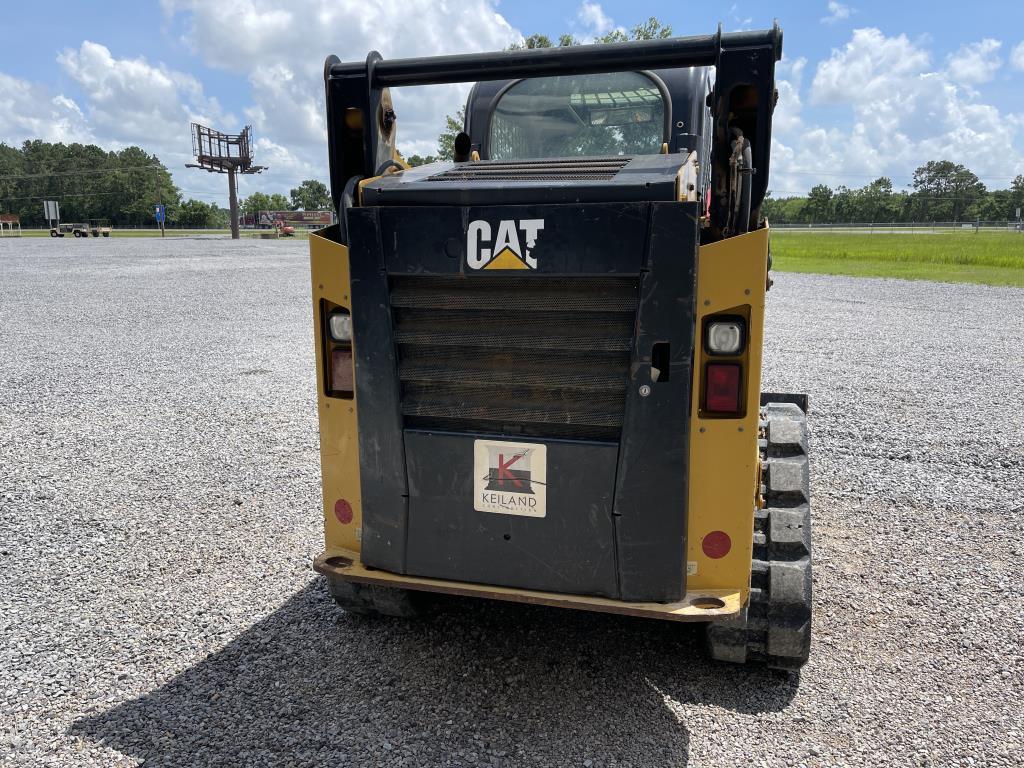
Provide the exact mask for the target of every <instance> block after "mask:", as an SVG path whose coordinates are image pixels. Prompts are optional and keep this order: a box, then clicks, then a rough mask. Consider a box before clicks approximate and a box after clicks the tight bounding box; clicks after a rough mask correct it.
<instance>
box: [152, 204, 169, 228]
mask: <svg viewBox="0 0 1024 768" xmlns="http://www.w3.org/2000/svg"><path fill="white" fill-rule="evenodd" d="M153 209H154V210H153V213H154V214H155V215H156V223H157V224H163V223H164V219H166V218H167V207H166V206H165V205H164V204H163V203H161V204H159V205H156V206H154V207H153Z"/></svg>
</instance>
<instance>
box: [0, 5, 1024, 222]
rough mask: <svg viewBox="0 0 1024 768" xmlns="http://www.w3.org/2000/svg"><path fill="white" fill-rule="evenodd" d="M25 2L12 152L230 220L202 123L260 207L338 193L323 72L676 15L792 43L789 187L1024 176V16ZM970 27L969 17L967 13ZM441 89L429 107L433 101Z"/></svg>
mask: <svg viewBox="0 0 1024 768" xmlns="http://www.w3.org/2000/svg"><path fill="white" fill-rule="evenodd" d="M97 7H98V6H97V5H94V4H91V3H80V2H60V1H59V0H58V1H57V2H49V3H35V4H19V5H18V12H17V13H16V14H9V15H5V17H4V27H5V29H4V32H3V42H2V45H0V141H6V142H8V143H12V144H14V143H19V142H21V141H23V140H24V139H26V138H33V137H41V138H46V139H50V140H66V141H70V140H78V141H92V142H95V143H98V144H100V145H102V146H105V147H110V148H113V147H118V146H124V145H126V144H131V143H140V144H143V145H144V146H146V147H147V148H148V149H151V150H152V151H154V152H156V153H157V154H159V155H160V157H161V158H162V159H163V160H164V161H165V162H166V163H167V164H168V165H169V166H170V167H171V168H172V170H173V171H174V174H175V180H176V182H177V184H178V185H179V186H180V187H181V188H182V189H183V190H184V192H185V193H186V195H193V196H196V197H201V198H203V199H207V200H215V201H217V202H221V203H223V199H224V197H225V194H224V190H223V189H222V188H223V187H224V186H225V185H224V184H223V181H222V180H220V179H217V178H215V177H211V176H208V175H206V174H202V173H198V172H193V171H186V170H184V168H183V167H182V166H183V165H184V163H185V162H187V161H188V154H189V151H190V144H189V137H188V122H189V121H190V120H192V119H200V120H206V121H210V122H213V123H214V124H215V125H217V126H220V127H223V128H224V129H233V128H237V127H240V126H241V125H243V124H245V123H252V124H253V126H254V130H255V134H256V138H257V141H258V145H257V152H258V160H259V161H260V162H263V163H266V164H268V165H269V166H270V170H269V171H268V172H267V173H265V174H264V175H263V176H261V177H256V178H253V179H247V180H246V182H245V183H244V185H243V189H242V193H243V194H246V193H248V192H251V191H253V190H255V189H263V190H266V191H285V192H287V189H288V188H289V187H290V186H294V184H295V183H296V182H297V181H298V180H300V179H301V178H306V177H309V176H316V177H320V178H324V179H326V176H327V169H326V152H325V149H324V145H323V117H322V84H321V81H320V72H321V67H322V63H323V59H324V57H325V56H326V55H327V54H329V53H336V54H338V55H340V56H341V57H342V58H343V59H345V58H349V59H362V58H363V57H364V56H365V53H366V51H367V50H368V49H370V48H377V49H379V50H381V52H382V53H384V55H385V56H391V57H395V56H411V55H428V54H431V53H455V52H463V51H469V50H489V49H496V48H501V47H503V46H504V45H507V44H508V43H509V42H511V41H512V40H515V39H516V38H517V37H519V36H521V35H526V34H530V33H532V32H544V33H547V34H549V35H551V36H552V37H555V36H557V35H558V34H560V33H562V32H572V33H574V34H575V35H576V36H577V37H580V38H583V39H586V38H588V37H592V36H593V35H595V34H600V33H602V32H605V31H607V30H608V29H612V28H615V27H625V28H629V27H631V26H633V25H634V24H636V23H638V22H641V21H643V20H645V19H646V18H647V17H648V16H657V17H658V18H659V19H660V20H661V21H663V22H665V23H667V24H670V25H671V26H672V28H673V30H674V31H675V33H676V34H704V33H708V32H711V31H713V30H714V29H715V27H716V26H717V24H718V23H719V22H721V23H722V24H723V26H724V28H725V29H726V30H731V29H741V28H761V27H767V26H770V25H771V23H772V20H773V19H776V18H777V19H778V20H779V22H780V24H781V25H782V26H783V28H784V30H785V33H786V37H785V61H784V62H783V64H782V66H781V67H780V69H779V73H778V79H779V81H780V96H781V101H780V106H779V112H778V115H777V131H776V146H775V150H774V152H775V154H774V168H773V178H772V182H771V186H772V188H773V190H775V191H776V194H783V193H787V192H794V193H798V192H802V191H805V190H806V189H807V188H809V187H810V186H811V185H813V184H815V183H818V182H825V183H828V184H830V185H832V186H835V185H837V184H841V183H845V184H847V185H850V186H859V185H861V184H863V183H865V182H867V181H868V180H870V179H871V178H874V177H875V176H878V175H882V174H885V175H889V176H891V177H893V179H894V181H895V182H896V184H897V186H901V185H905V184H906V183H908V182H909V180H910V173H911V172H912V171H913V168H914V167H916V166H917V165H920V164H921V163H923V162H925V161H926V160H929V159H934V158H937V157H945V158H949V159H953V160H957V161H960V162H964V163H966V164H967V165H968V166H969V167H971V168H973V169H974V170H975V171H976V172H978V173H979V175H981V176H982V177H983V179H984V180H985V181H986V182H987V183H988V184H989V185H990V186H991V187H1005V186H1007V185H1008V184H1009V180H1010V179H1011V178H1012V177H1013V176H1014V175H1016V174H1018V173H1024V87H1022V86H1024V3H1020V2H1016V3H1012V2H978V3H974V4H964V3H954V2H930V3H925V2H891V1H890V2H885V3H883V2H857V0H851V2H846V3H838V2H835V0H832V2H828V0H822V1H821V2H800V3H796V2H776V3H771V4H766V3H763V2H757V3H755V2H737V3H734V4H728V3H723V4H718V5H711V4H707V3H705V4H698V3H679V2H665V1H663V0H659V1H658V2H647V3H637V2H620V1H618V0H607V1H606V2H600V3H595V2H578V1H577V2H550V1H549V2H539V1H537V0H524V1H521V2H509V1H508V0H506V1H505V2H497V3H496V2H490V1H489V0H463V1H462V2H450V1H449V2H444V1H442V0H403V2H379V3H376V4H372V3H371V4H368V3H365V2H364V3H356V2H345V1H344V0H291V1H290V2H288V3H283V2H279V1H271V0H240V1H239V2H236V3H230V4H224V5H223V9H219V8H218V7H217V6H215V5H214V4H212V3H209V2H203V1H202V0H163V2H150V3H146V2H132V3H129V2H121V1H120V0H118V1H115V2H106V3H104V4H103V5H102V10H96V8H97ZM965 9H966V10H965ZM424 91H426V92H424ZM464 93H465V89H464V88H459V87H457V86H440V87H435V88H432V89H420V91H419V92H413V91H403V92H402V93H399V94H397V96H396V109H397V111H398V114H399V121H400V122H399V126H400V128H399V130H400V133H399V136H400V145H401V146H402V147H403V148H404V149H405V151H406V152H420V153H425V152H428V151H429V150H430V149H431V148H432V146H433V144H434V142H435V139H436V134H437V133H438V131H439V129H440V126H441V125H442V123H443V116H444V114H445V113H446V112H451V111H454V110H455V109H456V108H457V107H458V105H459V104H460V102H461V100H462V98H463V97H464Z"/></svg>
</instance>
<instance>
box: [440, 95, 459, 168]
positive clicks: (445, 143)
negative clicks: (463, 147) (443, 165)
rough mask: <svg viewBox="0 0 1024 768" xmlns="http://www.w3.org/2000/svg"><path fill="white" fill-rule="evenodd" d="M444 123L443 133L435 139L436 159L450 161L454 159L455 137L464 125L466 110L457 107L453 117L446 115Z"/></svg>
mask: <svg viewBox="0 0 1024 768" xmlns="http://www.w3.org/2000/svg"><path fill="white" fill-rule="evenodd" d="M444 121H445V128H444V132H442V133H441V135H440V136H438V137H437V159H438V160H447V161H451V160H452V159H453V158H454V157H455V137H456V136H458V135H459V133H460V132H461V131H462V129H463V126H465V124H466V108H465V107H459V111H458V112H457V113H455V115H454V116H452V115H448V116H447V117H445V119H444Z"/></svg>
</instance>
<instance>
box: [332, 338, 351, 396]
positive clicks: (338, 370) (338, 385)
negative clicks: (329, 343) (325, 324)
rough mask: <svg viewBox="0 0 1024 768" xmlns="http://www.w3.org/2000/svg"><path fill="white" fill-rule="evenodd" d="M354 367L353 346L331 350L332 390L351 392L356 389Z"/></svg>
mask: <svg viewBox="0 0 1024 768" xmlns="http://www.w3.org/2000/svg"><path fill="white" fill-rule="evenodd" d="M354 378H355V373H354V371H353V369H352V348H351V347H348V348H341V349H338V348H335V349H333V350H331V390H332V391H333V392H334V393H335V394H342V393H346V394H349V393H351V392H353V391H354V390H355V384H354V381H353V380H354Z"/></svg>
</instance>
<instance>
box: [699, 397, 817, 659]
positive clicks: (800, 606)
mask: <svg viewBox="0 0 1024 768" xmlns="http://www.w3.org/2000/svg"><path fill="white" fill-rule="evenodd" d="M761 432H762V438H761V440H759V445H760V449H761V460H762V462H763V465H764V485H763V487H762V491H761V492H762V495H763V496H764V500H765V507H764V508H762V509H757V510H755V512H754V521H753V522H754V551H753V560H752V562H751V574H750V586H751V589H750V600H749V602H748V605H747V608H746V610H745V611H744V613H743V614H741V615H740V616H738V617H735V618H732V619H729V620H726V621H721V622H713V623H711V624H709V625H708V628H707V643H708V649H709V652H710V653H711V656H712V657H713V658H716V659H719V660H721V661H729V662H734V663H748V664H749V663H759V664H764V665H766V666H768V667H771V668H773V669H782V670H797V669H799V668H800V667H802V666H803V665H804V664H805V663H806V662H807V658H808V655H809V653H810V643H811V506H810V472H809V465H808V461H807V418H806V414H805V413H804V411H803V410H801V408H800V407H799V406H798V405H796V404H795V403H793V402H767V403H764V404H763V407H762V421H761Z"/></svg>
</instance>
